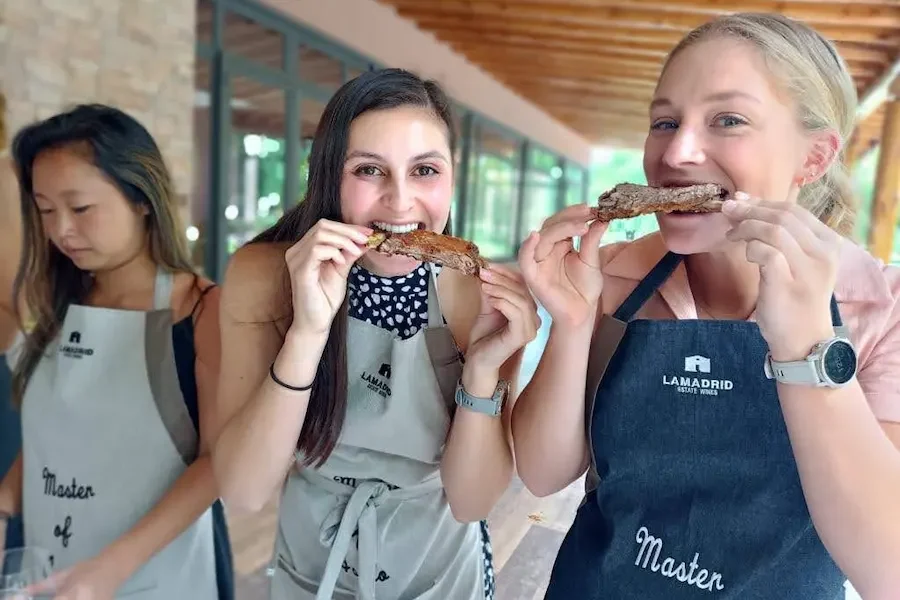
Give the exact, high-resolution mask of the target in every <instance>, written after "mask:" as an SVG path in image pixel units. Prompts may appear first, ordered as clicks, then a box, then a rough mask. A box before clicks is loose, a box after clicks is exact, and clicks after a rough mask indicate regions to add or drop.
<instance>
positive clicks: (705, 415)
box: [546, 253, 846, 600]
mask: <svg viewBox="0 0 900 600" xmlns="http://www.w3.org/2000/svg"><path fill="white" fill-rule="evenodd" d="M682 259H683V256H681V255H676V254H673V253H669V254H667V255H666V256H665V257H663V259H662V260H661V261H660V262H659V263H658V264H657V265H656V266H655V267H654V269H653V270H652V271H651V272H650V274H649V275H647V277H645V278H644V279H643V280H642V281H641V282H640V284H638V286H637V288H636V289H635V290H634V292H633V293H632V294H631V295H630V296H629V297H628V298H627V299H626V300H625V302H624V303H623V304H622V306H620V307H619V309H618V310H617V311H616V313H615V315H614V316H613V317H608V316H606V317H604V319H603V321H602V322H601V324H600V327H599V329H598V333H597V334H596V335H595V340H599V339H600V338H601V337H605V339H607V340H609V338H610V337H612V338H613V341H612V343H609V342H608V341H607V343H606V346H607V348H606V349H604V348H599V350H598V344H596V343H595V344H594V345H592V349H593V350H592V354H594V353H598V352H599V353H600V354H602V353H603V352H607V359H601V361H606V362H604V364H602V365H600V371H602V372H601V373H600V375H599V376H598V378H597V379H596V382H598V384H599V387H598V388H596V389H597V392H596V393H593V389H589V390H588V391H587V392H586V393H587V394H589V400H590V402H589V403H588V410H589V411H590V412H591V417H590V419H589V420H588V421H587V423H588V436H589V440H590V445H591V450H592V464H593V466H592V470H595V472H593V473H591V474H590V475H591V476H592V477H590V478H589V481H588V485H586V488H587V492H588V493H587V495H586V497H585V500H584V502H583V504H582V506H581V507H580V508H579V510H578V513H577V515H576V518H575V522H574V523H573V525H572V527H571V528H570V529H569V532H568V534H567V535H566V538H565V540H564V541H563V544H562V547H561V548H560V550H559V554H558V556H557V558H556V562H555V564H554V567H553V572H552V575H551V579H550V585H549V587H548V590H547V595H546V598H547V599H550V600H573V599H578V600H599V599H601V598H602V599H604V600H606V599H616V600H619V599H625V598H640V599H646V600H662V599H665V600H680V599H693V598H740V599H742V600H751V599H759V600H763V599H765V600H771V599H772V598H791V599H794V600H802V599H816V600H824V599H837V598H841V599H842V598H843V597H844V587H843V583H844V581H845V579H846V578H845V577H844V575H843V574H842V573H841V571H840V569H838V567H837V565H836V564H835V563H834V561H833V560H832V558H831V557H830V556H829V554H828V552H827V551H826V549H825V547H824V546H823V544H822V542H821V540H820V539H819V537H818V535H817V534H816V531H815V529H814V528H813V524H812V521H811V519H810V515H809V511H808V509H807V506H806V501H805V499H804V496H803V490H802V488H801V487H800V478H799V475H798V473H797V465H796V462H795V459H794V454H793V451H792V449H791V443H790V439H789V438H788V433H787V428H786V425H785V423H784V417H783V416H782V412H781V406H780V404H779V400H778V395H777V392H776V387H775V383H774V382H773V381H771V380H769V379H767V378H766V376H765V373H764V371H763V364H764V360H765V356H766V352H767V346H766V342H765V341H764V339H763V338H762V336H761V335H760V332H759V327H758V326H757V325H756V324H755V323H753V322H747V321H707V320H643V319H636V320H632V319H633V317H634V315H635V314H636V313H637V312H638V311H639V310H640V308H641V307H642V306H643V305H644V303H645V302H646V301H647V300H648V299H649V298H650V297H651V296H652V295H653V293H654V292H655V291H656V290H657V288H659V286H660V285H662V283H663V282H665V281H666V279H668V277H669V276H670V275H671V274H672V272H673V271H674V270H675V268H676V267H677V266H678V265H679V263H680V262H681V261H682ZM832 318H833V319H834V324H835V326H838V327H839V326H840V325H841V321H840V314H839V313H838V311H837V304H836V302H835V300H834V298H832ZM840 329H843V328H842V327H840ZM840 329H839V330H840ZM616 333H618V337H617V336H616ZM619 338H620V339H619ZM616 342H618V343H616ZM601 345H602V344H601ZM591 360H592V363H596V361H595V358H594V356H592V357H591ZM592 368H594V369H596V368H597V365H596V364H593V367H592ZM604 369H605V371H604ZM589 373H590V369H589ZM590 377H591V375H590V374H589V377H588V379H589V382H590ZM588 387H589V388H592V386H591V384H590V383H589V386H588ZM594 399H596V402H594ZM591 405H593V407H592V408H591ZM598 476H599V481H600V482H601V483H599V484H597V485H592V484H593V483H596V481H594V482H592V481H590V479H594V480H596V478H597V477H598Z"/></svg>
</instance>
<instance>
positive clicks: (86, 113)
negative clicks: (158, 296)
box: [12, 104, 193, 406]
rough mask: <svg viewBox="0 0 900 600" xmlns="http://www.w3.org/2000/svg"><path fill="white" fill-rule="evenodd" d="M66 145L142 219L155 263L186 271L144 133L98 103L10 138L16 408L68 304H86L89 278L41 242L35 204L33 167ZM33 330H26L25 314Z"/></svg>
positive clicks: (168, 200) (161, 168)
mask: <svg viewBox="0 0 900 600" xmlns="http://www.w3.org/2000/svg"><path fill="white" fill-rule="evenodd" d="M67 147H71V148H72V149H73V150H75V151H77V152H78V153H79V154H81V155H83V156H84V158H85V160H87V161H89V162H91V164H93V165H94V166H95V167H97V168H98V169H99V170H100V171H101V172H102V173H103V174H104V175H105V176H106V177H107V178H108V179H109V181H111V182H112V183H113V185H115V186H116V188H118V190H119V191H120V192H121V193H122V195H123V196H125V198H126V199H127V200H128V202H130V203H131V204H133V205H135V206H141V207H146V208H147V213H148V214H147V217H146V220H145V223H146V227H147V233H148V237H149V243H150V252H151V256H152V257H153V260H154V262H156V263H157V264H159V265H163V266H165V267H168V268H169V269H171V270H172V271H186V272H193V268H192V267H191V263H190V259H189V257H188V252H187V247H186V243H185V241H184V239H183V237H182V236H181V227H180V226H179V224H178V217H177V214H176V212H175V197H174V191H173V184H172V178H171V176H170V175H169V171H168V169H167V168H166V165H165V162H164V161H163V157H162V154H161V152H160V151H159V147H157V145H156V142H155V141H154V140H153V137H152V136H151V135H150V133H149V132H148V131H147V130H146V129H145V128H144V127H143V126H142V125H141V124H140V123H139V122H137V121H136V120H135V119H134V118H132V117H130V116H129V115H127V114H125V113H124V112H122V111H120V110H118V109H116V108H112V107H109V106H103V105H100V104H89V105H79V106H76V107H74V108H73V109H71V110H69V111H67V112H64V113H61V114H57V115H55V116H52V117H50V118H49V119H46V120H44V121H39V122H36V123H33V124H32V125H29V126H28V127H25V128H24V129H22V130H21V131H20V132H19V133H18V134H16V136H15V139H14V140H13V143H12V156H13V160H14V161H15V165H16V174H17V176H18V179H19V189H20V190H21V208H22V224H23V227H22V256H21V258H20V260H19V268H18V271H17V272H16V279H15V283H14V284H13V298H14V305H15V306H16V307H17V308H16V313H17V316H18V319H19V324H20V327H21V328H22V330H23V331H26V335H25V347H24V351H23V353H22V355H21V356H20V357H19V359H18V360H17V361H16V364H15V368H14V371H13V382H12V383H13V385H12V388H13V403H14V404H15V405H16V406H21V403H22V399H23V398H24V396H25V390H26V388H27V386H28V381H29V380H30V378H31V375H32V373H34V370H35V368H36V367H37V365H38V363H39V362H40V359H41V356H42V355H43V353H44V351H45V349H46V347H47V345H48V344H49V343H50V342H51V341H52V340H53V339H55V338H56V336H57V335H58V334H59V330H60V328H61V327H62V323H63V320H64V319H65V316H66V311H67V310H68V307H69V305H70V304H73V303H75V304H77V303H80V302H83V301H84V300H85V299H86V296H87V293H88V292H89V290H90V288H91V276H90V274H89V273H87V272H85V271H82V270H81V269H79V268H78V267H77V266H75V263H73V262H72V261H71V260H70V259H69V258H67V257H66V256H65V255H64V254H63V253H62V252H60V251H59V250H58V249H57V248H56V246H54V245H53V244H51V243H48V241H47V239H46V237H45V235H44V230H43V227H42V225H41V218H40V214H39V213H38V210H37V205H36V204H35V200H34V188H33V181H32V176H33V168H34V161H35V160H36V159H37V157H38V156H39V155H40V154H41V153H42V152H45V151H47V150H52V149H57V148H67ZM19 299H23V300H24V302H25V310H26V311H27V313H26V314H27V317H28V319H29V320H31V321H33V323H34V327H33V329H31V330H30V331H29V328H28V327H26V325H25V322H26V315H23V314H22V312H23V311H22V307H21V303H20V302H18V300H19Z"/></svg>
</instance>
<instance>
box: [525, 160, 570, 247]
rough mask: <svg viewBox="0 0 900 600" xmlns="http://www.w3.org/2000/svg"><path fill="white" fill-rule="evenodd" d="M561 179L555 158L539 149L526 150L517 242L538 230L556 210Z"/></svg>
mask: <svg viewBox="0 0 900 600" xmlns="http://www.w3.org/2000/svg"><path fill="white" fill-rule="evenodd" d="M561 177H562V169H561V168H560V167H559V157H557V156H556V155H555V154H551V153H550V152H547V151H546V150H543V149H541V148H532V149H531V150H530V152H529V156H528V173H527V174H526V175H525V201H524V205H523V206H522V211H523V213H522V230H521V231H520V232H519V238H520V239H524V238H525V237H527V235H528V233H529V232H530V231H532V230H535V229H540V228H541V225H542V224H543V222H544V219H546V218H547V217H549V216H551V215H553V214H554V213H555V212H557V210H558V209H559V193H560V178H561Z"/></svg>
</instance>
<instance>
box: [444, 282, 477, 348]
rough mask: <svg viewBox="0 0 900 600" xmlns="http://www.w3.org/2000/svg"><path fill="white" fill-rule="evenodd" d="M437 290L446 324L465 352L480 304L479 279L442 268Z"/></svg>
mask: <svg viewBox="0 0 900 600" xmlns="http://www.w3.org/2000/svg"><path fill="white" fill-rule="evenodd" d="M437 291H438V297H439V298H440V300H441V310H442V312H443V313H444V318H445V319H446V320H447V326H448V327H449V328H450V332H451V333H452V334H453V338H454V339H455V340H456V344H457V346H459V348H460V350H462V351H463V352H465V351H466V346H467V345H468V341H469V332H470V331H471V329H472V325H473V324H474V323H475V319H476V318H477V317H478V311H479V309H480V306H481V280H479V279H477V278H475V277H472V276H470V275H465V274H463V273H460V272H459V271H455V270H453V269H447V268H444V269H441V273H440V275H439V276H438V278H437Z"/></svg>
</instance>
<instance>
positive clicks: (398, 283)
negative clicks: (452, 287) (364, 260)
mask: <svg viewBox="0 0 900 600" xmlns="http://www.w3.org/2000/svg"><path fill="white" fill-rule="evenodd" d="M431 269H434V270H435V274H437V273H440V266H438V265H431V264H429V263H423V264H421V265H420V266H418V267H416V269H415V270H414V271H413V272H412V273H409V274H407V275H398V276H396V277H381V276H380V275H375V274H373V273H370V272H369V271H366V270H365V269H364V268H362V267H360V266H359V265H353V267H352V268H351V269H350V276H349V278H348V288H347V297H348V300H349V302H350V316H351V317H353V318H355V319H359V320H360V321H365V322H367V323H370V324H372V325H375V326H377V327H380V328H382V329H386V330H388V331H390V332H392V333H393V334H394V335H396V336H398V337H400V338H401V339H407V338H410V337H412V336H414V335H415V334H416V333H417V332H418V331H419V330H420V329H423V328H424V327H425V326H426V325H428V280H429V278H430V277H431Z"/></svg>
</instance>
